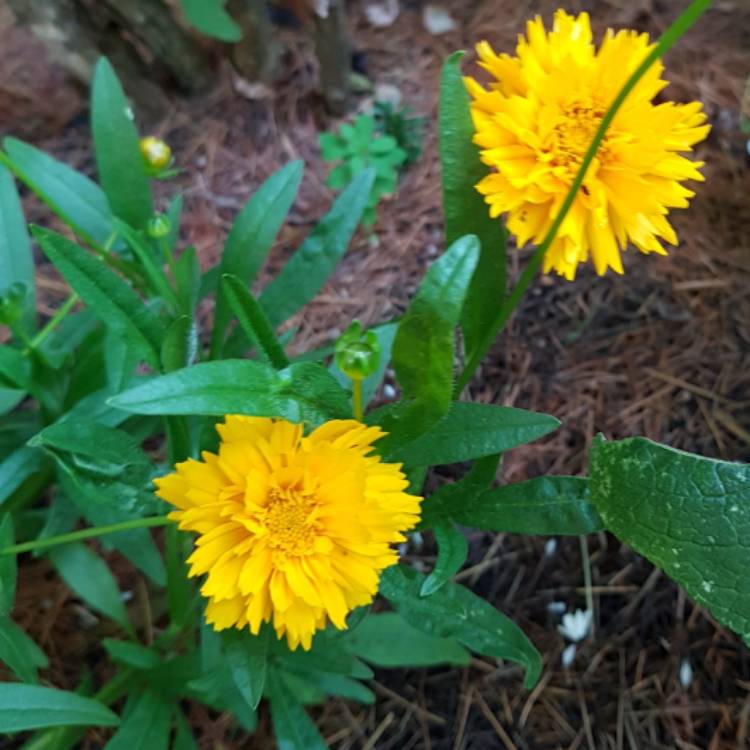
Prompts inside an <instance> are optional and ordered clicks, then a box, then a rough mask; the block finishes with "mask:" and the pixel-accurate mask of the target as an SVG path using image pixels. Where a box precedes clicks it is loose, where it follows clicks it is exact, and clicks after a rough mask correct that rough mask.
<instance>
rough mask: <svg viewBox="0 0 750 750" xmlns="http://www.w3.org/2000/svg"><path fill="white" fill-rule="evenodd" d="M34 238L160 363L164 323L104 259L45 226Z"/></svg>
mask: <svg viewBox="0 0 750 750" xmlns="http://www.w3.org/2000/svg"><path fill="white" fill-rule="evenodd" d="M33 233H34V237H35V238H36V240H37V242H39V245H40V246H41V248H42V250H44V253H45V255H46V256H47V257H48V258H49V259H50V260H51V261H52V263H54V265H55V267H56V268H57V270H58V271H59V272H60V273H61V274H62V276H63V278H64V279H65V281H67V282H68V284H70V286H71V287H72V289H73V290H74V291H76V292H77V293H78V294H79V296H80V297H81V299H83V301H84V302H85V303H86V304H87V305H88V306H89V307H90V308H91V309H92V310H93V311H94V312H95V313H96V315H97V316H98V317H99V318H101V319H102V321H104V323H105V324H106V325H108V326H110V327H111V328H113V329H114V330H115V331H118V332H119V333H120V334H122V335H123V336H125V337H126V338H127V339H128V341H129V342H130V344H131V346H134V347H137V348H138V350H139V351H140V352H142V355H143V356H144V357H145V358H146V359H147V361H148V362H149V364H151V365H152V366H153V367H158V366H159V351H160V348H161V339H162V325H161V323H160V321H159V318H158V317H157V316H156V315H154V313H153V312H151V310H150V309H149V308H148V307H146V305H145V304H144V302H143V300H142V299H141V298H140V297H139V296H138V295H137V294H136V293H135V292H134V291H133V289H132V288H131V287H130V286H128V284H127V283H126V282H125V281H123V280H122V279H121V278H120V277H119V276H118V275H117V274H116V273H114V272H113V271H111V270H110V269H109V268H107V266H106V265H105V264H104V263H103V262H102V261H101V260H97V259H96V258H94V257H93V256H92V255H90V254H89V253H87V252H86V251H85V250H83V249H81V248H80V247H78V245H76V244H74V243H73V242H71V241H70V240H68V239H66V238H65V237H63V236H61V235H59V234H56V233H55V232H51V231H49V230H46V229H42V228H41V227H34V228H33Z"/></svg>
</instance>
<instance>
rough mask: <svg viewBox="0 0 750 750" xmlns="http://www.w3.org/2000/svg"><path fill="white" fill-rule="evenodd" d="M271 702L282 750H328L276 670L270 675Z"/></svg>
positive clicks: (275, 730)
mask: <svg viewBox="0 0 750 750" xmlns="http://www.w3.org/2000/svg"><path fill="white" fill-rule="evenodd" d="M268 699H269V700H270V702H271V720H272V721H273V731H274V734H275V735H276V743H277V745H278V749H279V750H327V747H326V743H325V741H324V740H323V738H322V737H321V736H320V733H319V732H318V730H317V728H316V727H315V724H313V722H312V719H310V717H309V716H308V715H307V713H306V712H305V709H304V708H302V706H301V705H300V704H299V703H298V702H297V701H296V700H295V699H294V697H293V696H292V695H291V692H290V691H289V689H288V688H287V686H286V685H285V684H284V677H283V675H282V674H281V673H279V672H277V671H276V670H271V671H270V672H269V674H268Z"/></svg>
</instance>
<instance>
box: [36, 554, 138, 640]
mask: <svg viewBox="0 0 750 750" xmlns="http://www.w3.org/2000/svg"><path fill="white" fill-rule="evenodd" d="M49 556H50V559H51V560H52V563H53V564H54V566H55V568H56V569H57V572H58V573H59V574H60V577H61V578H62V579H63V580H64V581H65V583H67V584H68V586H69V587H70V588H71V589H72V590H73V591H74V592H75V593H76V594H77V595H78V596H80V597H81V599H83V600H84V601H85V602H86V603H87V604H89V605H90V606H91V607H93V608H94V609H95V610H97V611H99V612H102V613H103V614H105V615H106V616H107V617H110V618H112V619H113V620H114V621H115V622H117V623H119V624H120V625H121V626H122V627H123V628H124V629H125V630H127V631H128V632H131V631H132V627H131V625H130V622H129V621H128V615H127V612H126V611H125V605H124V604H123V603H122V598H121V597H120V590H119V589H118V587H117V581H115V579H114V576H113V575H112V573H110V570H109V568H108V567H107V566H106V564H105V563H104V561H103V560H102V559H101V558H100V557H99V556H98V555H96V554H95V553H94V552H92V551H91V550H90V549H89V548H88V547H87V546H86V545H85V544H82V543H79V542H76V543H75V544H64V545H61V546H59V547H53V548H52V549H51V550H50V552H49Z"/></svg>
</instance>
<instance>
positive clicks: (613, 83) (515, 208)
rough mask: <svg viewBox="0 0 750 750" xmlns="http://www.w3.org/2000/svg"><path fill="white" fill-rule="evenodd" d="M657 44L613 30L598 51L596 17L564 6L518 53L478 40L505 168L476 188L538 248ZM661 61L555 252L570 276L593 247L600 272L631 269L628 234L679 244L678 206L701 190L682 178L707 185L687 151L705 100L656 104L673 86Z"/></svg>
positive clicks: (485, 145) (647, 245)
mask: <svg viewBox="0 0 750 750" xmlns="http://www.w3.org/2000/svg"><path fill="white" fill-rule="evenodd" d="M652 49H653V45H651V44H649V38H648V35H647V34H639V33H637V32H635V31H619V32H617V33H616V34H615V33H614V32H613V31H612V30H611V29H609V30H608V31H607V33H606V35H605V37H604V41H603V42H602V44H601V46H600V47H599V49H598V50H597V49H596V48H595V47H594V44H593V42H592V38H591V26H590V24H589V17H588V15H587V14H586V13H581V14H580V15H579V16H578V17H577V18H575V17H573V16H570V15H568V14H567V13H565V12H564V11H562V10H558V11H557V12H556V14H555V21H554V26H553V28H552V30H551V31H550V32H546V31H545V29H544V25H543V24H542V21H541V19H540V18H539V17H537V18H536V19H535V20H533V21H529V22H528V24H527V31H526V38H523V37H520V38H519V42H518V46H517V47H516V53H517V54H516V56H515V57H511V56H510V55H506V54H501V55H497V54H495V52H494V51H493V50H492V48H491V47H490V45H489V44H488V43H487V42H481V43H480V44H479V45H477V51H478V53H479V59H480V65H481V66H482V67H483V68H484V69H485V70H487V71H488V72H489V73H490V74H491V75H492V76H493V78H494V79H495V80H494V81H493V82H492V83H490V85H489V90H486V89H484V88H483V87H482V86H480V85H479V83H477V82H476V81H475V80H473V79H472V78H466V79H465V82H466V86H467V89H468V91H469V94H470V96H471V98H472V103H471V113H472V118H473V120H474V127H475V130H476V135H475V136H474V142H475V143H476V144H477V145H479V146H480V147H481V156H482V161H483V162H484V163H485V164H487V165H489V166H490V167H493V168H494V170H495V171H493V172H492V173H491V174H489V175H487V176H486V177H484V178H483V179H482V180H481V181H480V182H479V184H478V185H477V189H478V190H479V192H480V193H482V194H483V195H484V196H485V201H486V202H487V203H488V204H489V205H490V214H491V215H492V216H493V217H496V216H499V215H500V214H504V213H507V215H508V216H507V224H508V228H509V230H510V231H511V232H512V233H513V234H514V235H515V237H516V240H517V242H518V244H519V246H520V245H523V244H524V243H526V242H527V241H529V240H532V241H533V242H534V243H536V244H538V243H540V242H541V241H542V239H543V237H544V235H545V233H546V232H547V230H548V229H549V227H550V225H551V224H552V222H553V220H554V218H555V216H556V215H557V212H558V210H559V208H560V205H561V204H562V202H563V200H564V199H565V196H566V194H567V192H568V189H569V188H570V185H571V183H572V182H573V179H574V177H575V175H576V172H577V171H578V168H579V167H580V166H581V163H582V161H583V157H584V155H585V153H586V150H587V149H588V147H589V145H590V143H591V141H592V139H593V136H594V133H595V131H596V129H597V127H598V126H599V123H600V122H601V119H602V117H603V116H604V113H605V111H606V110H607V108H608V107H609V105H610V104H611V103H612V101H613V100H614V98H615V97H616V96H617V94H618V93H619V91H620V89H621V88H622V86H623V84H624V83H625V81H626V80H627V79H628V78H629V77H630V75H631V74H632V73H633V71H634V70H635V69H636V68H637V67H638V65H639V64H640V63H641V62H642V61H643V59H644V58H645V57H646V55H648V53H649V52H650V51H651V50H652ZM663 69H664V67H663V65H661V63H659V62H657V63H656V64H654V65H652V66H651V68H650V69H649V71H648V72H647V73H646V74H645V75H644V76H643V78H641V80H640V82H639V83H638V85H637V86H636V88H635V89H634V90H633V91H632V92H631V93H630V95H629V96H628V98H627V99H626V100H625V102H624V104H623V105H622V107H621V108H620V109H619V111H618V113H617V115H616V116H615V118H614V121H613V122H612V125H611V126H610V128H609V130H608V131H607V134H606V136H605V138H604V141H603V142H602V144H601V146H600V147H599V151H598V153H597V156H596V158H595V159H594V162H593V163H592V164H591V166H590V168H589V169H588V172H587V175H586V178H585V180H584V183H583V185H582V188H581V190H579V192H578V194H577V196H576V199H575V202H574V203H573V206H572V207H571V209H570V211H569V213H568V215H567V217H566V218H565V221H564V223H563V225H562V227H561V228H560V231H559V232H558V235H557V237H556V239H555V241H554V242H553V244H552V246H551V247H550V249H549V251H548V252H547V254H546V257H545V259H544V270H545V271H549V270H551V269H554V270H555V271H557V272H558V273H559V274H561V275H563V276H565V277H566V278H568V279H573V278H574V277H575V272H576V267H577V265H578V263H579V262H583V261H586V260H588V257H589V254H591V256H592V258H593V262H594V267H595V269H596V272H597V273H598V274H600V275H602V274H604V273H605V272H606V270H607V268H612V269H614V270H615V271H616V272H617V273H622V262H621V260H620V250H621V249H622V250H624V249H625V247H626V246H627V244H628V241H630V242H632V243H633V244H634V245H635V246H636V247H637V248H638V249H639V250H641V251H642V252H644V253H651V252H655V253H659V254H661V255H664V254H666V252H665V250H664V248H663V247H662V244H661V241H660V240H665V241H666V242H668V243H670V244H673V245H674V244H676V242H677V237H676V236H675V233H674V230H673V229H672V227H671V225H670V224H669V222H668V221H667V218H666V217H667V213H668V212H669V209H670V208H685V207H686V206H687V205H688V198H691V197H692V196H693V195H694V193H693V192H692V191H691V190H688V189H687V188H686V187H684V186H683V185H681V184H680V183H681V182H682V181H683V180H687V179H692V180H702V179H703V177H702V176H701V174H700V172H699V171H698V167H700V166H702V165H703V163H702V162H692V161H690V160H689V159H687V158H685V157H684V156H680V152H688V151H691V150H692V147H693V145H694V144H696V143H697V142H698V141H701V140H702V139H703V138H705V137H706V134H707V133H708V130H709V126H708V125H705V124H704V123H705V120H706V116H705V114H704V113H703V111H702V109H701V104H700V102H692V103H690V104H674V103H672V102H664V103H662V104H653V99H654V97H655V96H656V94H657V93H658V92H659V91H661V90H662V89H663V88H664V87H665V86H666V85H667V82H666V81H665V80H664V79H662V78H661V73H662V71H663Z"/></svg>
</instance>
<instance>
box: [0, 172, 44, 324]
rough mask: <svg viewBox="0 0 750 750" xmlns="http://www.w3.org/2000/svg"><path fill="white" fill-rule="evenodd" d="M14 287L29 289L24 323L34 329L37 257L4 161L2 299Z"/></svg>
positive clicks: (0, 180) (0, 190) (0, 181)
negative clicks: (33, 252) (32, 250)
mask: <svg viewBox="0 0 750 750" xmlns="http://www.w3.org/2000/svg"><path fill="white" fill-rule="evenodd" d="M14 284H22V285H23V286H24V288H25V295H24V298H23V311H24V312H23V321H24V324H25V325H26V327H27V328H32V327H33V324H34V317H35V308H36V306H35V303H34V256H33V255H32V254H31V243H30V242H29V234H28V232H27V231H26V219H25V218H24V215H23V209H22V208H21V201H20V200H19V199H18V193H17V192H16V185H15V182H14V180H13V177H12V176H11V174H10V172H9V171H8V170H7V169H6V168H5V167H4V166H3V165H2V163H1V162H0V297H2V296H3V295H4V294H5V293H6V292H7V291H8V289H9V288H10V287H12V286H13V285H14Z"/></svg>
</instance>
